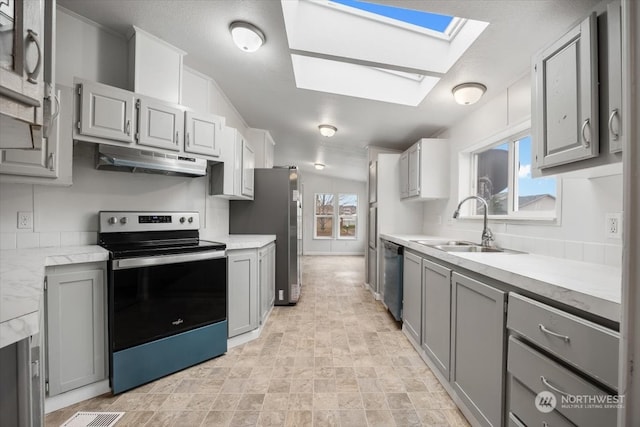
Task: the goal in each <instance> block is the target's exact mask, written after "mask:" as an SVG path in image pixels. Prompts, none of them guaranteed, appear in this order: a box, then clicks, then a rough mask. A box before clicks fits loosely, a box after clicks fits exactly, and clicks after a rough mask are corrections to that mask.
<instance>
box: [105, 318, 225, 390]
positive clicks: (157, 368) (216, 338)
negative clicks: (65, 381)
mask: <svg viewBox="0 0 640 427" xmlns="http://www.w3.org/2000/svg"><path fill="white" fill-rule="evenodd" d="M226 351H227V321H226V320H224V321H222V322H218V323H214V324H212V325H207V326H203V327H201V328H197V329H192V330H190V331H187V332H183V333H180V334H177V335H172V336H170V337H167V338H163V339H160V340H157V341H152V342H149V343H146V344H142V345H139V346H135V347H131V348H128V349H126V350H121V351H118V352H115V353H113V363H112V372H111V388H112V391H113V394H118V393H122V392H123V391H127V390H129V389H132V388H134V387H137V386H140V385H142V384H145V383H148V382H150V381H153V380H155V379H158V378H161V377H163V376H165V375H168V374H172V373H174V372H177V371H180V370H182V369H184V368H188V367H189V366H193V365H196V364H198V363H200V362H204V361H205V360H208V359H211V358H213V357H216V356H220V355H221V354H224V353H225V352H226Z"/></svg>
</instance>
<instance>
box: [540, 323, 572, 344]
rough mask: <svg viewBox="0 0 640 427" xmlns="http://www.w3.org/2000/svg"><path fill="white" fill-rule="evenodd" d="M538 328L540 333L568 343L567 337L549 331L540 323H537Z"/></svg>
mask: <svg viewBox="0 0 640 427" xmlns="http://www.w3.org/2000/svg"><path fill="white" fill-rule="evenodd" d="M538 328H540V330H541V331H542V332H544V333H545V334H549V335H552V336H554V337H556V338H560V339H562V340H564V342H569V337H568V336H566V335H561V334H559V333H557V332H553V331H550V330H549V329H547V328H545V327H544V325H543V324H542V323H538Z"/></svg>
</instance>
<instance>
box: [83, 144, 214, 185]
mask: <svg viewBox="0 0 640 427" xmlns="http://www.w3.org/2000/svg"><path fill="white" fill-rule="evenodd" d="M96 169H103V170H112V171H122V172H143V173H153V174H161V175H171V176H188V177H198V176H204V175H206V174H207V161H206V160H204V159H196V158H193V157H184V156H180V155H178V154H162V153H154V152H151V151H144V150H139V149H134V148H125V147H116V146H112V145H105V144H100V145H98V152H97V160H96Z"/></svg>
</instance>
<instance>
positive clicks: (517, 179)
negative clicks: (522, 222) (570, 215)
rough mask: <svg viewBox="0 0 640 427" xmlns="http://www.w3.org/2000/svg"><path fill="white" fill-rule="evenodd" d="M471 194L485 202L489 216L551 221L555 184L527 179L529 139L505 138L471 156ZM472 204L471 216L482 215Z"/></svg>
mask: <svg viewBox="0 0 640 427" xmlns="http://www.w3.org/2000/svg"><path fill="white" fill-rule="evenodd" d="M471 154H472V156H471V166H472V175H471V178H472V183H471V193H472V194H476V195H478V196H480V197H482V198H483V199H485V200H486V201H487V205H488V206H489V212H488V213H489V215H492V216H501V217H507V218H510V217H513V218H546V219H550V218H555V217H556V203H557V195H558V191H557V188H558V186H557V182H556V178H554V177H542V178H533V177H532V176H531V136H530V135H529V133H528V132H525V133H520V134H517V135H514V136H513V137H509V138H505V139H503V140H501V141H499V142H497V143H495V144H493V145H491V146H489V147H488V148H483V149H480V150H477V151H474V152H472V153H471ZM483 213H484V205H483V204H482V203H480V202H477V203H476V204H475V208H474V209H472V214H476V215H482V214H483Z"/></svg>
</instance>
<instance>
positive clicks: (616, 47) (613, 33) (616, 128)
mask: <svg viewBox="0 0 640 427" xmlns="http://www.w3.org/2000/svg"><path fill="white" fill-rule="evenodd" d="M621 16H622V13H621V5H620V1H619V0H618V1H614V2H613V3H610V4H609V5H607V41H608V48H609V49H608V55H609V56H608V62H609V64H608V71H609V115H608V117H607V119H608V120H607V133H608V135H609V151H610V152H612V153H616V152H619V151H622V119H623V117H622V19H621Z"/></svg>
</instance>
